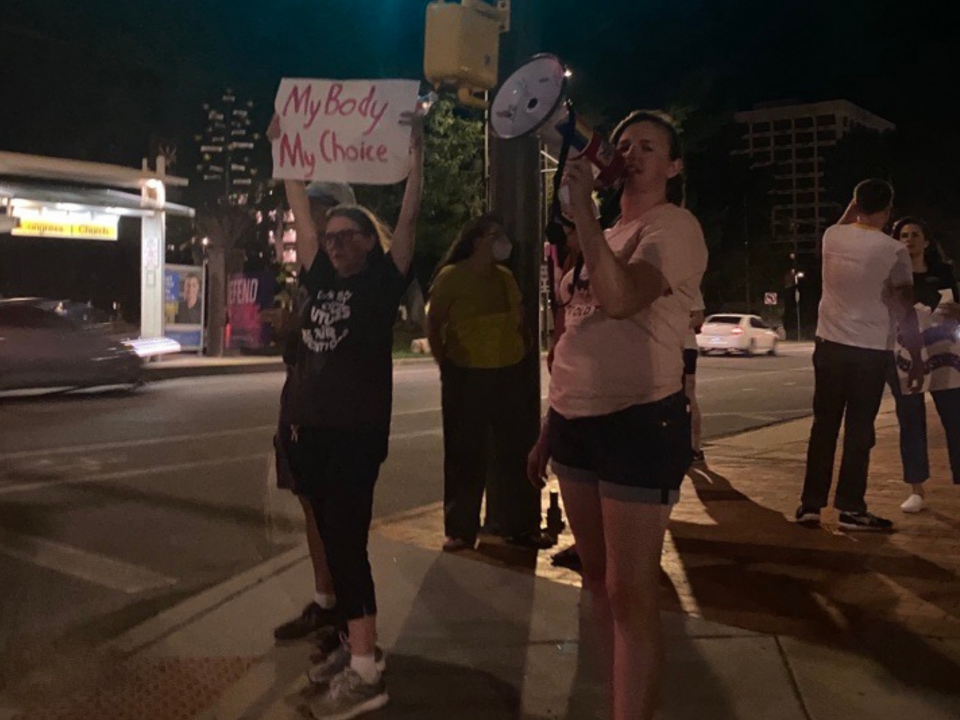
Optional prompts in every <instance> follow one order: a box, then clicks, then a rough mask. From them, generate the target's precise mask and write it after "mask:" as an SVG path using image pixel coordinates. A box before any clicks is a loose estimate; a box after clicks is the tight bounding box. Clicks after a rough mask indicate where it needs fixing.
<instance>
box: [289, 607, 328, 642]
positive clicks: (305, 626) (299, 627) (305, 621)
mask: <svg viewBox="0 0 960 720" xmlns="http://www.w3.org/2000/svg"><path fill="white" fill-rule="evenodd" d="M337 621H338V617H337V611H336V608H333V609H331V610H325V609H323V608H322V607H320V606H319V605H318V604H317V603H315V602H312V603H310V604H309V605H307V606H306V607H305V608H304V609H303V612H302V613H300V615H299V616H297V617H295V618H294V619H293V620H290V621H289V622H285V623H284V624H283V625H281V626H279V627H278V628H276V629H275V630H274V631H273V638H274V639H275V640H279V641H286V640H299V639H300V638H304V637H307V635H310V634H311V633H315V632H316V631H317V630H319V629H320V628H325V627H330V626H333V625H336V624H337Z"/></svg>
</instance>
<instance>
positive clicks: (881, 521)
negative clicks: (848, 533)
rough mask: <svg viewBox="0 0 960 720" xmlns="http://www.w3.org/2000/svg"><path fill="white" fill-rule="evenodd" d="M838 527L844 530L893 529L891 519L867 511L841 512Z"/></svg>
mask: <svg viewBox="0 0 960 720" xmlns="http://www.w3.org/2000/svg"><path fill="white" fill-rule="evenodd" d="M840 527H842V528H843V529H845V530H893V521H891V520H887V519H886V518H882V517H877V516H876V515H874V514H873V513H868V512H867V511H863V512H842V513H840Z"/></svg>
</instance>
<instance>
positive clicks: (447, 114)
mask: <svg viewBox="0 0 960 720" xmlns="http://www.w3.org/2000/svg"><path fill="white" fill-rule="evenodd" d="M483 132H484V128H483V121H482V120H480V119H477V118H474V117H472V116H471V115H469V114H468V113H467V111H464V110H461V109H459V108H457V107H456V106H455V104H454V102H453V100H451V99H448V98H443V99H441V100H439V101H438V102H436V103H435V104H434V106H433V108H431V110H430V114H429V115H428V116H427V126H426V133H425V139H426V144H425V147H424V163H425V164H424V188H423V207H422V209H421V212H420V222H419V224H418V225H417V253H416V257H415V258H414V269H415V272H416V274H417V279H418V280H419V281H420V284H421V288H423V289H424V290H426V289H427V285H428V283H429V281H430V277H431V275H432V274H433V271H434V268H435V267H436V265H437V263H438V262H439V261H440V258H441V257H442V256H443V254H444V253H445V252H446V250H447V248H448V247H450V243H451V242H453V239H454V238H455V237H456V235H457V233H458V232H459V230H460V227H461V226H462V225H463V224H464V223H465V222H466V221H467V220H469V219H470V218H471V217H474V216H476V215H479V214H480V213H482V212H483V210H484V205H485V192H484V177H483V166H484V159H483V157H484V156H483V153H484V136H483Z"/></svg>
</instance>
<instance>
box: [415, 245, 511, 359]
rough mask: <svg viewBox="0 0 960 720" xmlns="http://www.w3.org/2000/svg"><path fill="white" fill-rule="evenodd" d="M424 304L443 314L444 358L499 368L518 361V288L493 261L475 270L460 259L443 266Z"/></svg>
mask: <svg viewBox="0 0 960 720" xmlns="http://www.w3.org/2000/svg"><path fill="white" fill-rule="evenodd" d="M430 304H431V305H433V306H434V307H436V308H437V309H439V310H440V311H441V312H442V315H444V316H446V319H447V322H446V325H445V327H444V328H442V332H444V333H445V339H444V344H445V348H446V357H447V359H448V360H449V361H450V362H452V363H453V364H454V365H458V366H460V367H467V368H485V369H490V368H501V367H508V366H510V365H516V364H517V363H518V362H520V361H521V360H522V359H523V354H524V348H523V335H522V334H521V331H520V324H521V314H520V288H519V287H517V281H516V280H515V279H514V277H513V274H512V273H511V272H510V271H509V270H507V269H506V268H505V267H502V266H500V265H495V266H494V269H493V271H492V272H490V273H487V274H479V273H477V272H475V271H474V270H473V269H472V268H470V267H469V266H468V265H467V263H466V262H459V263H456V264H455V265H448V266H447V267H445V268H443V269H442V270H441V271H440V273H439V275H437V279H436V280H434V282H433V287H432V288H431V291H430Z"/></svg>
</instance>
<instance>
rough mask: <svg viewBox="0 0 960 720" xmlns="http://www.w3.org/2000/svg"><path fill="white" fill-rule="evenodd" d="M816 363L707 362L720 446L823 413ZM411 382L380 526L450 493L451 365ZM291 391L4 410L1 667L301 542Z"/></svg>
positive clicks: (151, 392)
mask: <svg viewBox="0 0 960 720" xmlns="http://www.w3.org/2000/svg"><path fill="white" fill-rule="evenodd" d="M809 355H810V348H809V346H793V347H790V346H785V347H784V350H783V352H782V353H781V355H780V356H779V357H776V358H768V357H757V358H749V359H748V358H724V357H710V358H701V363H700V371H699V375H698V376H699V385H700V393H699V395H700V398H701V405H702V408H703V412H704V430H705V436H706V437H707V438H708V439H709V438H710V437H715V436H718V435H724V434H729V433H733V432H738V431H740V430H743V429H746V428H749V427H756V426H759V425H765V424H769V423H771V422H775V421H779V420H784V419H789V418H792V417H799V416H801V415H804V414H807V413H808V412H809V407H810V399H811V395H812V381H813V374H812V371H811V368H810V359H809ZM395 376H396V382H395V402H394V406H395V407H394V420H393V437H392V442H391V453H390V458H389V460H388V461H387V463H386V465H385V467H384V470H383V473H382V475H381V480H380V483H379V485H378V496H377V507H376V513H377V515H378V516H384V515H388V514H393V513H397V512H401V511H404V510H409V509H412V508H415V507H419V506H422V505H425V504H428V503H432V502H435V501H437V500H439V499H440V495H441V471H442V453H441V435H440V413H439V407H440V392H439V386H438V374H437V371H436V369H435V368H434V367H433V366H432V365H431V364H428V363H412V364H404V365H398V366H397V369H396V373H395ZM281 383H282V376H281V375H280V374H262V375H244V376H223V377H209V378H199V379H184V380H172V381H167V382H162V383H156V384H153V385H150V386H147V387H145V388H143V389H142V390H141V391H139V392H137V393H136V394H133V395H109V394H108V395H95V396H80V397H67V396H61V397H55V398H41V399H36V398H34V399H26V400H24V399H18V400H12V401H11V400H7V401H2V400H0V587H3V588H4V592H3V593H2V595H0V597H2V599H0V667H3V668H7V672H9V673H11V674H12V675H16V674H18V673H19V672H20V670H22V669H23V668H25V667H29V666H34V665H37V664H42V662H43V661H44V658H45V657H47V651H46V650H45V648H48V644H49V643H50V642H52V641H53V640H54V639H57V643H58V645H57V647H58V652H65V651H66V652H69V650H70V649H72V648H82V647H84V646H87V645H89V644H90V643H93V642H97V641H98V640H100V639H102V638H104V637H105V636H108V635H112V634H115V633H117V632H119V631H121V630H123V629H125V628H126V627H129V626H131V625H133V624H135V623H137V622H139V621H140V620H142V619H145V618H146V617H149V616H150V615H152V614H154V613H155V612H157V611H158V610H159V609H162V608H163V607H166V606H168V605H170V604H172V603H174V602H176V601H178V600H179V599H181V598H183V597H185V596H189V595H192V594H194V593H195V592H197V591H199V590H200V589H202V588H203V587H206V586H209V585H211V584H214V583H217V582H220V581H222V580H224V579H226V578H228V577H231V576H233V575H235V574H237V573H238V572H241V571H242V570H244V569H247V568H249V567H251V566H253V565H256V564H258V563H259V562H261V561H263V560H264V559H266V558H268V557H271V556H273V555H275V554H277V553H279V552H281V551H283V550H285V549H287V548H288V547H290V545H291V543H293V542H295V541H296V540H297V539H298V537H299V536H298V534H297V533H295V532H294V533H291V532H289V531H288V530H287V529H286V526H285V525H284V523H283V522H282V521H283V520H284V518H285V517H288V515H289V513H290V510H291V506H290V503H289V498H288V497H286V496H285V495H284V494H278V493H276V492H275V491H274V492H272V493H271V492H270V483H269V482H268V458H269V455H268V453H269V450H270V436H271V432H272V427H273V425H274V423H275V420H276V410H277V408H276V402H277V397H278V394H279V390H280V385H281ZM707 451H708V452H709V447H708V448H707ZM294 509H295V508H294ZM305 590H306V589H305ZM0 672H2V671H0ZM2 684H3V675H2V674H0V688H2Z"/></svg>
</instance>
